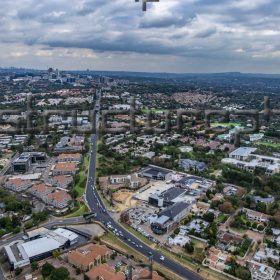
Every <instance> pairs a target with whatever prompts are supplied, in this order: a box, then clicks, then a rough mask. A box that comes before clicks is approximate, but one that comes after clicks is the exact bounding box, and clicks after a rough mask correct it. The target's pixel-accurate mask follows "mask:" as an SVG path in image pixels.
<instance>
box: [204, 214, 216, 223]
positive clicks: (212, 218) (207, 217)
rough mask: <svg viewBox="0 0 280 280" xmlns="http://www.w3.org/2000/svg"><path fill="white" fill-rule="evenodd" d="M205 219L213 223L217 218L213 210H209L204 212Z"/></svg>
mask: <svg viewBox="0 0 280 280" xmlns="http://www.w3.org/2000/svg"><path fill="white" fill-rule="evenodd" d="M203 219H204V220H205V221H207V222H209V223H212V222H213V221H214V219H215V215H214V213H213V212H207V213H205V214H204V216H203Z"/></svg>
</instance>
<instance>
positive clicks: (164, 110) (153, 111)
mask: <svg viewBox="0 0 280 280" xmlns="http://www.w3.org/2000/svg"><path fill="white" fill-rule="evenodd" d="M141 111H142V112H143V113H149V112H152V113H161V112H166V111H167V110H166V109H155V108H151V109H149V108H145V109H142V110H141Z"/></svg>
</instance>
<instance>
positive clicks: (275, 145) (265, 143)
mask: <svg viewBox="0 0 280 280" xmlns="http://www.w3.org/2000/svg"><path fill="white" fill-rule="evenodd" d="M256 145H260V146H264V147H267V148H274V149H280V144H277V143H268V142H262V141H260V142H257V143H256Z"/></svg>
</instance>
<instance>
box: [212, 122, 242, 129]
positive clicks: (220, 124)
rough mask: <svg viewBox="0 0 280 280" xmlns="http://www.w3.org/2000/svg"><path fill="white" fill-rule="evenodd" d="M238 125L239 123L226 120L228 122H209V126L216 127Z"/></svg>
mask: <svg viewBox="0 0 280 280" xmlns="http://www.w3.org/2000/svg"><path fill="white" fill-rule="evenodd" d="M238 125H240V124H239V123H236V122H228V123H227V122H214V123H211V127H218V126H220V127H226V128H229V127H231V126H234V127H236V126H238Z"/></svg>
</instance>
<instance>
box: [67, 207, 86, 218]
mask: <svg viewBox="0 0 280 280" xmlns="http://www.w3.org/2000/svg"><path fill="white" fill-rule="evenodd" d="M88 212H89V209H88V207H87V206H86V205H85V204H83V203H79V207H78V208H77V209H76V210H74V211H73V212H72V213H71V214H68V215H66V216H64V218H75V217H80V216H82V215H83V214H85V213H88Z"/></svg>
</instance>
